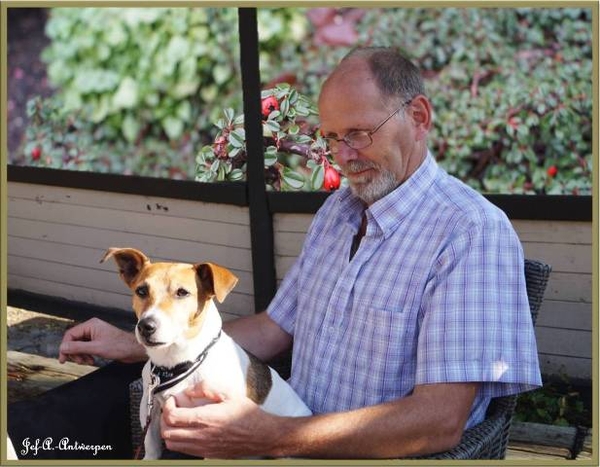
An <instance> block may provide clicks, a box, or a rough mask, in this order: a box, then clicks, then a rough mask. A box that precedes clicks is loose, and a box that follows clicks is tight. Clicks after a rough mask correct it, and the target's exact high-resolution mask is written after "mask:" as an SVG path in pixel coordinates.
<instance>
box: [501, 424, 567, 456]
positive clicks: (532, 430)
mask: <svg viewBox="0 0 600 467" xmlns="http://www.w3.org/2000/svg"><path fill="white" fill-rule="evenodd" d="M575 436H577V429H576V428H575V427H571V426H557V425H545V424H542V423H528V422H516V421H515V422H513V423H512V425H511V427H510V435H509V440H510V442H521V443H527V444H536V445H542V446H554V447H559V448H566V449H569V450H570V449H571V448H572V447H573V443H574V442H575Z"/></svg>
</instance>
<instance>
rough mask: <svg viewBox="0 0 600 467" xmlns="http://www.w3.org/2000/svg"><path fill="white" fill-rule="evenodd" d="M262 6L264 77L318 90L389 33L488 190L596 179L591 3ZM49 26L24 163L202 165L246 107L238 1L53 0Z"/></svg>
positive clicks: (451, 141) (575, 185) (456, 158)
mask: <svg viewBox="0 0 600 467" xmlns="http://www.w3.org/2000/svg"><path fill="white" fill-rule="evenodd" d="M258 17H259V33H260V39H261V76H262V78H263V81H264V86H265V88H267V87H271V86H273V85H274V84H275V83H278V82H281V81H285V82H288V83H290V84H292V85H293V86H294V87H296V88H297V89H298V90H299V91H300V92H301V93H304V94H305V95H307V96H308V97H309V98H310V99H312V100H316V97H317V95H318V89H319V86H320V84H321V82H322V80H323V78H324V77H325V76H326V75H327V74H328V72H329V71H330V70H331V69H332V67H333V66H334V65H335V63H337V61H339V59H340V58H341V57H342V56H343V55H344V54H345V53H347V51H348V50H349V49H350V48H351V47H352V46H353V45H355V44H373V45H392V46H395V47H398V48H400V49H402V50H403V51H405V52H406V53H407V54H408V55H409V56H410V57H411V59H412V60H414V61H415V62H416V63H417V64H418V65H419V66H420V67H421V69H422V70H423V72H424V77H425V80H426V89H427V92H428V94H429V96H430V98H431V100H432V102H433V106H434V109H435V110H436V114H435V120H434V125H435V127H434V130H433V132H432V134H431V137H430V148H431V150H432V152H433V153H434V154H435V155H436V157H437V158H438V161H439V162H440V163H441V164H442V165H443V166H444V167H445V168H446V169H447V170H448V171H449V172H450V173H452V174H454V175H455V176H457V177H459V178H461V179H463V180H464V181H466V182H467V183H469V184H470V185H472V186H474V187H475V188H477V189H478V190H480V191H482V192H485V193H529V194H591V186H592V180H591V178H592V177H591V164H592V145H591V134H592V129H591V125H592V42H591V41H592V24H591V20H592V18H591V9H581V8H521V9H496V8H460V9H454V8H445V9H433V8H387V9H380V8H365V9H356V8H337V9H336V8H317V9H310V10H307V9H301V8H269V9H259V11H258ZM46 33H47V35H48V36H49V37H50V39H51V45H50V47H49V48H48V49H47V50H46V51H45V52H44V54H43V58H44V61H45V62H46V64H47V69H48V76H49V79H50V81H51V83H52V84H53V85H54V86H55V87H56V93H55V95H54V97H53V98H52V99H50V100H43V99H39V100H37V101H35V102H31V103H30V105H29V109H28V113H29V115H30V118H31V120H30V124H29V127H28V130H27V137H26V140H25V142H24V144H23V145H22V147H21V149H20V151H19V153H18V154H17V155H16V156H14V157H13V158H12V159H13V162H15V163H25V164H33V165H44V166H51V167H66V168H73V169H79V170H96V171H112V172H118V173H131V174H140V175H152V176H161V177H162V176H166V177H173V178H194V175H195V160H196V156H197V155H198V153H199V151H200V149H201V148H202V147H203V146H204V145H206V144H210V143H211V142H212V140H213V138H214V135H215V133H216V131H217V129H216V128H215V127H214V123H215V122H216V121H217V120H218V118H220V116H221V115H222V112H223V109H224V108H227V107H231V108H233V109H235V111H236V112H237V113H239V112H241V85H240V82H239V76H240V73H239V60H238V58H239V57H238V37H237V13H236V10H235V9H228V8H219V9H211V8H189V9H188V8H165V9H159V8H146V9H114V8H102V9H98V8H56V9H53V10H52V13H51V16H50V20H49V21H48V23H47V27H46ZM294 161H295V162H294V164H297V160H294ZM281 162H282V163H283V164H286V165H292V163H291V162H290V161H288V160H287V159H286V157H285V156H284V155H282V160H281Z"/></svg>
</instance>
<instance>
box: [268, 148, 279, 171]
mask: <svg viewBox="0 0 600 467" xmlns="http://www.w3.org/2000/svg"><path fill="white" fill-rule="evenodd" d="M275 162H277V148H276V147H275V146H269V147H267V149H266V150H265V166H266V167H271V166H272V165H273V164H275Z"/></svg>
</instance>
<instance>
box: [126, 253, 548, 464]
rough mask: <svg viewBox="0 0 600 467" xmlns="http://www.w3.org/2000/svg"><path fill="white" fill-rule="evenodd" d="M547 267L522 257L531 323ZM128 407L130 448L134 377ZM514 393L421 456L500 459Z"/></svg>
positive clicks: (136, 400)
mask: <svg viewBox="0 0 600 467" xmlns="http://www.w3.org/2000/svg"><path fill="white" fill-rule="evenodd" d="M550 271H551V268H550V266H549V265H547V264H544V263H541V262H539V261H534V260H528V259H526V260H525V280H526V283H527V296H528V298H529V307H530V309H531V318H532V320H533V324H534V325H535V323H536V320H537V316H538V313H539V310H540V307H541V305H542V299H543V297H544V291H545V290H546V285H547V283H548V277H549V275H550ZM269 364H270V365H271V366H272V367H273V368H275V370H277V371H278V372H279V373H280V374H281V375H282V376H283V377H285V378H286V377H287V376H289V371H290V358H289V355H288V356H287V357H285V358H282V359H278V360H276V361H273V362H269ZM129 392H130V408H131V431H132V445H133V446H134V449H135V448H137V446H138V445H139V444H140V443H141V442H142V430H141V427H140V422H139V415H138V408H139V405H140V399H141V396H142V381H141V379H138V380H136V381H134V382H133V383H131V385H130V386H129ZM516 404H517V396H516V395H514V396H504V397H497V398H494V399H492V401H491V402H490V406H489V408H488V411H487V414H486V418H485V420H484V421H483V422H481V423H480V424H478V425H477V426H474V427H473V428H470V429H469V430H466V431H465V432H464V434H463V436H462V439H461V441H460V443H459V444H458V445H457V446H456V447H454V448H453V449H451V450H449V451H445V452H440V453H437V454H434V455H430V456H425V457H421V459H423V458H426V459H504V457H505V455H506V448H507V446H508V436H509V432H510V425H511V422H512V417H513V413H514V410H515V406H516Z"/></svg>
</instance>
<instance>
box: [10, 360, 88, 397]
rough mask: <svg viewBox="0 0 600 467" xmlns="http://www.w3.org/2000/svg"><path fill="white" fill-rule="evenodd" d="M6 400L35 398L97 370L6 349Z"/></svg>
mask: <svg viewBox="0 0 600 467" xmlns="http://www.w3.org/2000/svg"><path fill="white" fill-rule="evenodd" d="M6 367H7V377H8V397H7V399H8V402H9V403H10V402H14V401H16V400H20V399H25V398H29V397H35V396H37V395H39V394H41V393H43V392H46V391H48V390H50V389H53V388H55V387H57V386H60V385H61V384H64V383H68V382H69V381H73V380H75V379H77V378H79V377H81V376H83V375H87V374H88V373H91V372H92V371H94V370H96V369H97V368H96V367H95V366H89V365H78V364H76V363H72V362H66V363H64V364H60V363H58V360H56V359H54V358H47V357H41V356H39V355H33V354H27V353H22V352H17V351H14V350H8V351H7V352H6Z"/></svg>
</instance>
